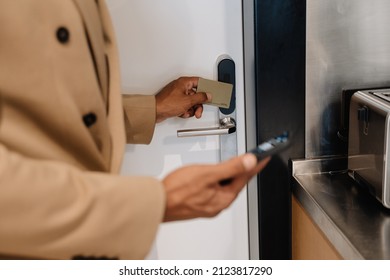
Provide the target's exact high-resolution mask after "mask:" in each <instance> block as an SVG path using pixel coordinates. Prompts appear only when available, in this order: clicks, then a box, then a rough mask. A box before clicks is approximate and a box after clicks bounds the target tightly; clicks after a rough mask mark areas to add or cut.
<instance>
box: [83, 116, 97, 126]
mask: <svg viewBox="0 0 390 280" xmlns="http://www.w3.org/2000/svg"><path fill="white" fill-rule="evenodd" d="M96 120H97V117H96V115H95V114H94V113H89V114H86V115H84V116H83V122H84V124H85V126H86V127H90V126H92V125H93V124H94V123H95V122H96Z"/></svg>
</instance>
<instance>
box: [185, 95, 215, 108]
mask: <svg viewBox="0 0 390 280" xmlns="http://www.w3.org/2000/svg"><path fill="white" fill-rule="evenodd" d="M188 98H190V99H191V106H194V105H198V104H203V103H205V102H209V101H211V99H212V96H211V94H210V93H205V92H197V93H195V94H193V95H188Z"/></svg>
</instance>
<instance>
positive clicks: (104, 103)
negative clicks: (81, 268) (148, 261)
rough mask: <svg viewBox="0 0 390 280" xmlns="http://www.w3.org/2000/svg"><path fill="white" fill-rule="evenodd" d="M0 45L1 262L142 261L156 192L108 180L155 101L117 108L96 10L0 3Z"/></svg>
mask: <svg viewBox="0 0 390 280" xmlns="http://www.w3.org/2000/svg"><path fill="white" fill-rule="evenodd" d="M0 38H1V39H0V255H2V257H3V258H9V257H10V258H15V257H21V258H38V259H46V258H48V259H71V258H78V257H81V258H119V259H142V258H144V257H145V255H146V254H147V253H148V251H149V249H150V246H151V243H152V242H153V239H154V237H155V234H156V230H157V228H158V225H159V223H160V222H161V220H162V216H163V211H164V204H165V197H164V192H163V189H162V186H161V183H160V182H159V181H158V180H156V179H154V178H151V177H124V176H119V175H117V173H118V171H119V169H120V165H121V161H122V155H123V151H124V145H125V139H126V136H127V139H128V141H129V142H131V143H148V142H150V140H151V138H152V136H153V131H154V125H155V98H154V96H132V97H129V96H128V97H125V98H124V99H123V101H122V97H121V93H120V81H119V77H120V75H119V64H118V57H117V48H116V43H115V38H114V34H113V28H112V25H111V22H110V19H109V15H108V11H107V8H106V6H105V3H104V2H103V1H102V0H99V1H95V0H17V1H15V0H0ZM123 108H124V110H123ZM125 127H126V131H125ZM126 134H127V135H126Z"/></svg>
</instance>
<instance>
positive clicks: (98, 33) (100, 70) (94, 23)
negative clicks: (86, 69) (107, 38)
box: [73, 0, 108, 102]
mask: <svg viewBox="0 0 390 280" xmlns="http://www.w3.org/2000/svg"><path fill="white" fill-rule="evenodd" d="M73 1H74V2H75V4H76V5H77V7H78V9H79V11H80V13H81V15H82V18H83V22H84V25H85V29H86V32H87V36H88V39H89V43H90V47H91V49H92V53H93V58H94V61H95V64H96V65H95V67H96V72H97V75H98V78H99V83H100V88H101V91H102V95H103V99H104V101H105V102H107V90H108V86H107V84H108V81H107V80H108V78H107V64H106V56H105V50H104V39H103V36H104V34H103V27H102V23H101V20H100V14H99V10H98V7H97V5H96V2H95V1H94V0H73Z"/></svg>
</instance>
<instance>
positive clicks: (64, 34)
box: [57, 27, 70, 44]
mask: <svg viewBox="0 0 390 280" xmlns="http://www.w3.org/2000/svg"><path fill="white" fill-rule="evenodd" d="M69 37H70V34H69V31H68V29H66V28H65V27H59V28H58V29H57V39H58V41H60V42H61V43H62V44H66V43H67V42H68V41H69Z"/></svg>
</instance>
